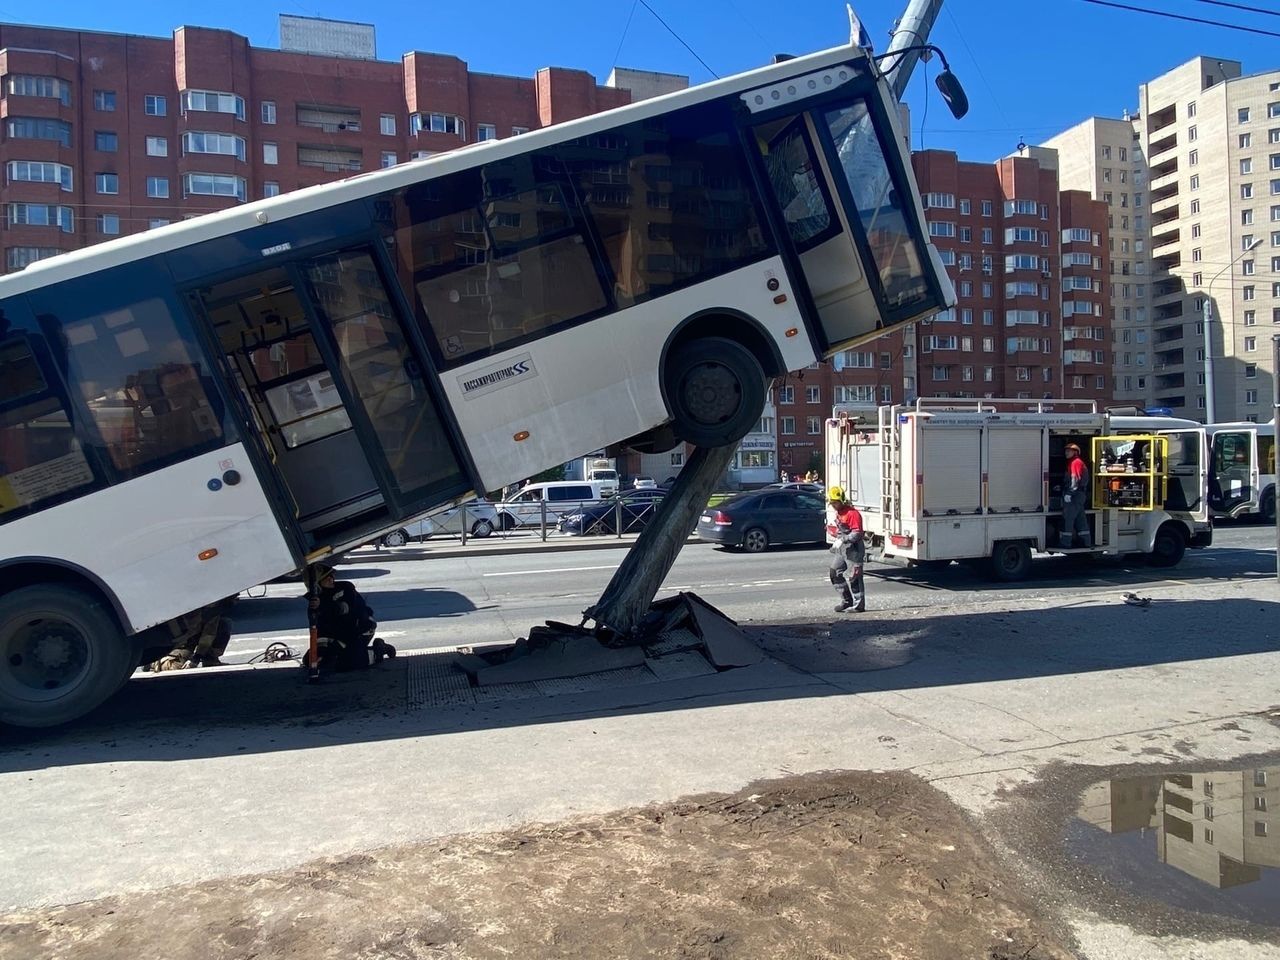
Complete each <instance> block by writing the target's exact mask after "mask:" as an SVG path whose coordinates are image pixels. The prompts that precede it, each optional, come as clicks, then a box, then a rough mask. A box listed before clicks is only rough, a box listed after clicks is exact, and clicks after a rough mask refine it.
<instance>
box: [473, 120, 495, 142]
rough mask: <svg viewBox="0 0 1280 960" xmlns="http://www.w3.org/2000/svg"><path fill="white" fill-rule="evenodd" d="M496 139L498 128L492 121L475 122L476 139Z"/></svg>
mask: <svg viewBox="0 0 1280 960" xmlns="http://www.w3.org/2000/svg"><path fill="white" fill-rule="evenodd" d="M497 139H498V128H497V127H496V126H494V125H493V124H492V123H477V124H476V140H479V141H485V140H497Z"/></svg>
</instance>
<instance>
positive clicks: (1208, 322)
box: [1200, 237, 1262, 423]
mask: <svg viewBox="0 0 1280 960" xmlns="http://www.w3.org/2000/svg"><path fill="white" fill-rule="evenodd" d="M1261 245H1262V238H1261V237H1255V238H1254V239H1253V242H1252V243H1250V244H1249V245H1248V246H1247V247H1245V248H1244V249H1243V250H1241V251H1240V252H1239V253H1238V254H1236V256H1235V259H1233V260H1232V261H1231V262H1230V263H1228V264H1227V265H1226V266H1225V267H1223V268H1222V269H1221V270H1219V271H1218V272H1217V273H1215V274H1214V275H1213V278H1212V279H1211V280H1210V281H1209V286H1208V287H1207V288H1206V291H1205V292H1206V296H1205V299H1204V318H1203V319H1202V320H1201V321H1200V326H1201V327H1202V328H1203V333H1204V347H1203V348H1202V352H1203V353H1204V358H1203V359H1202V361H1201V363H1202V365H1203V367H1204V414H1205V423H1214V422H1215V421H1216V420H1217V412H1218V410H1217V404H1216V403H1215V398H1214V386H1215V384H1214V382H1213V332H1212V329H1211V328H1212V326H1213V285H1214V284H1215V283H1217V282H1218V279H1219V278H1220V277H1221V276H1222V275H1223V274H1224V273H1227V272H1229V271H1230V270H1231V268H1232V267H1234V266H1235V265H1236V264H1237V263H1238V262H1239V261H1240V260H1241V259H1242V258H1243V257H1244V256H1245V255H1246V254H1249V253H1252V252H1253V251H1254V250H1257V249H1258V247H1260V246H1261ZM1231 321H1232V324H1233V325H1234V323H1235V314H1234V313H1232V315H1231Z"/></svg>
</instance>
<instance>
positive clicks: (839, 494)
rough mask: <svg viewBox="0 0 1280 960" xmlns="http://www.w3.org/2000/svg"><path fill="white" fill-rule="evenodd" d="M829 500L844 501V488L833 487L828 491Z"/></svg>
mask: <svg viewBox="0 0 1280 960" xmlns="http://www.w3.org/2000/svg"><path fill="white" fill-rule="evenodd" d="M827 499H828V500H843V499H844V487H832V488H831V489H830V490H828V491H827Z"/></svg>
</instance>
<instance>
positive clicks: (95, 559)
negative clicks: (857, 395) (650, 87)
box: [0, 47, 954, 725]
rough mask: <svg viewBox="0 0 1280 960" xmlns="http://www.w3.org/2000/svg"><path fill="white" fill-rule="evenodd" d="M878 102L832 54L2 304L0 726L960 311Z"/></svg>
mask: <svg viewBox="0 0 1280 960" xmlns="http://www.w3.org/2000/svg"><path fill="white" fill-rule="evenodd" d="M897 111H898V105H897V102H896V100H895V99H894V98H893V95H892V93H891V92H890V90H889V88H888V85H887V83H886V82H885V81H884V79H883V78H882V77H881V75H880V74H879V72H878V70H877V68H876V66H875V64H874V63H873V62H872V61H871V60H870V59H869V58H868V56H867V54H866V53H865V52H864V51H862V50H860V49H857V48H850V47H841V48H836V49H833V50H828V51H826V52H823V53H818V54H814V55H811V56H807V57H803V58H799V59H793V60H788V61H786V62H783V63H780V64H775V65H772V66H768V67H764V68H761V69H758V70H755V71H752V72H750V73H746V74H743V75H740V76H737V77H732V78H729V79H725V80H720V81H717V82H714V83H710V84H707V85H705V86H701V87H696V88H693V89H690V90H687V91H682V92H679V93H675V94H671V95H668V96H665V97H661V98H657V99H653V100H647V101H643V102H641V103H637V104H634V105H631V106H627V107H623V108H620V109H617V110H613V111H610V112H608V113H604V114H599V115H596V116H592V117H588V118H586V119H582V120H578V121H574V122H570V123H565V124H561V125H558V126H554V127H549V128H547V129H545V130H541V131H537V132H534V133H529V134H527V135H524V136H520V137H518V138H512V139H510V140H504V141H498V142H490V143H485V144H480V145H475V146H472V147H468V148H466V149H462V150H458V151H455V152H452V153H447V154H442V155H440V156H438V157H433V158H431V159H429V160H426V161H423V162H418V163H412V164H407V165H404V166H398V167H393V168H391V169H387V170H380V171H376V172H371V173H368V174H364V175H361V176H357V177H353V178H351V179H348V180H344V181H340V182H337V183H333V184H329V185H325V186H320V187H312V188H308V189H303V190H298V191H296V192H294V193H289V194H285V195H282V196H279V197H276V198H272V199H270V200H264V201H260V202H255V203H250V204H246V205H242V206H237V207H235V208H234V209H230V210H226V211H222V212H220V213H215V214H211V215H208V216H204V217H200V218H198V219H194V220H191V221H187V222H184V223H180V224H174V225H172V226H168V227H164V228H161V229H158V230H155V231H151V232H147V233H143V234H138V235H136V236H131V237H126V238H122V239H120V240H117V241H114V242H110V243H106V244H102V245H99V246H94V247H91V248H87V249H84V250H80V251H77V252H74V253H69V254H66V255H63V256H59V257H55V258H52V259H50V260H47V261H42V262H39V263H37V264H34V265H33V266H31V267H30V268H28V269H27V270H25V271H23V272H21V273H18V274H14V275H10V276H7V277H4V278H0V654H2V656H0V722H5V723H12V724H23V725H47V724H53V723H58V722H62V721H65V720H67V719H70V718H72V717H75V716H77V715H79V714H81V713H83V712H85V711H86V710H88V709H91V708H92V707H93V706H95V705H96V704H98V703H99V702H101V701H102V700H103V699H104V698H106V697H107V696H108V695H110V694H111V692H112V691H114V690H115V689H117V688H118V687H119V686H120V685H121V684H122V683H123V681H124V680H125V678H126V677H127V676H128V674H129V673H130V672H131V671H132V670H133V668H134V666H135V665H136V664H137V663H138V660H139V656H140V654H141V653H142V652H143V650H144V648H149V647H151V646H153V645H157V644H158V645H165V644H166V643H167V639H166V637H165V629H166V628H165V625H166V623H167V622H168V621H170V620H171V618H174V617H176V616H179V615H182V614H184V613H187V612H190V611H192V610H195V609H198V608H199V607H201V606H203V605H205V604H208V603H211V602H213V601H215V600H217V599H219V598H221V597H225V596H230V595H233V594H235V593H237V592H238V591H240V590H243V589H245V588H247V587H249V586H251V585H254V584H257V583H262V582H264V581H267V580H270V579H272V578H274V577H277V576H279V575H282V574H285V573H287V572H290V571H294V570H298V569H301V568H303V567H304V566H306V565H308V564H310V563H313V562H315V561H317V560H319V559H321V558H323V557H327V556H330V555H333V554H337V553H341V552H342V551H345V550H348V549H350V548H352V547H354V546H356V545H359V544H362V543H367V542H369V541H370V540H373V539H375V538H376V537H378V536H380V535H382V534H384V533H385V532H387V531H389V530H395V529H397V528H399V527H400V526H401V524H402V523H403V521H405V520H406V519H408V518H411V517H416V516H420V515H422V514H423V513H425V512H427V511H429V510H430V509H432V508H434V507H437V506H440V505H445V504H448V503H453V502H457V501H460V500H462V499H464V498H466V497H468V496H470V495H471V494H472V491H483V490H494V489H499V488H501V487H503V486H505V485H506V484H508V483H511V482H513V481H515V480H518V479H519V478H521V477H527V476H530V475H532V474H535V473H537V472H538V471H540V470H543V469H546V468H548V467H551V466H554V465H556V464H561V463H564V462H565V461H566V460H569V459H571V458H572V457H574V456H576V455H580V454H582V453H583V452H584V451H588V450H595V449H599V448H601V447H604V446H606V445H608V444H612V443H617V442H619V441H623V440H627V441H629V442H630V443H631V444H632V445H634V446H637V447H639V448H642V449H644V448H649V449H662V448H663V447H665V446H671V445H674V444H675V443H676V442H677V440H681V439H683V440H687V441H691V442H693V443H697V444H701V445H720V444H728V443H734V442H736V441H737V440H739V439H740V438H741V437H742V436H743V435H744V434H745V433H746V432H747V431H748V430H749V429H750V428H751V426H752V425H753V424H754V423H756V421H757V419H758V417H759V415H760V412H761V408H762V405H763V401H764V392H765V386H766V381H767V378H769V377H772V376H777V375H781V374H783V373H785V372H787V371H789V370H795V369H799V368H803V367H805V366H806V365H808V364H810V363H812V362H813V361H814V360H815V359H817V358H819V357H824V356H830V355H832V354H834V353H836V352H838V351H841V350H845V349H848V348H849V347H850V346H852V345H855V344H858V343H861V342H863V341H865V340H867V339H870V338H872V337H873V336H875V335H876V334H877V333H879V332H881V331H882V330H884V329H886V328H889V327H892V326H894V325H896V324H900V323H905V322H910V321H913V320H917V319H920V318H922V317H925V316H928V315H930V314H932V313H934V312H936V311H937V310H938V309H940V308H944V307H946V306H949V305H951V304H952V303H953V302H954V295H953V293H952V291H951V286H950V283H949V281H948V280H947V278H946V274H945V272H944V270H943V268H942V265H941V260H940V258H939V257H938V255H937V252H936V251H935V250H934V249H933V248H932V246H931V245H930V244H929V242H928V236H927V234H926V232H925V229H924V225H925V221H924V215H923V211H922V209H921V203H920V197H919V191H918V189H917V187H916V184H915V181H914V178H913V176H912V173H911V167H910V163H909V156H908V154H907V151H906V147H905V138H904V137H903V135H902V131H901V129H900V128H899V123H898V113H897Z"/></svg>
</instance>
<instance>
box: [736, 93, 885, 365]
mask: <svg viewBox="0 0 1280 960" xmlns="http://www.w3.org/2000/svg"><path fill="white" fill-rule="evenodd" d="M752 134H753V136H754V139H755V145H756V148H757V150H758V151H759V153H760V157H761V159H762V161H763V164H764V173H765V177H766V179H767V180H768V182H769V187H770V192H771V194H772V198H773V200H774V201H775V202H776V204H777V209H778V211H779V212H780V214H781V217H782V221H783V224H784V225H785V227H786V232H787V238H788V239H789V241H790V244H791V246H792V249H793V252H794V253H795V255H796V257H797V258H798V259H799V261H800V269H801V272H802V273H803V274H804V280H805V283H806V285H807V286H808V288H809V294H810V295H811V296H812V297H813V302H814V306H815V307H816V308H817V311H818V323H819V327H820V333H821V339H822V349H823V352H824V353H829V352H830V351H832V350H834V349H836V348H837V347H838V346H839V345H840V344H841V343H846V342H848V341H850V340H852V339H853V338H855V337H857V336H859V335H861V334H864V333H867V332H870V331H874V330H875V329H876V327H878V326H879V322H880V310H879V306H878V304H877V303H876V298H875V294H874V293H873V292H872V290H871V285H870V283H869V282H868V280H867V277H866V273H865V271H864V270H863V268H862V261H861V259H860V258H859V256H858V252H857V249H856V248H855V246H854V244H853V242H852V240H851V238H850V234H849V231H848V226H847V224H845V223H844V222H843V221H842V220H841V218H840V217H839V216H838V214H837V212H836V209H837V207H836V204H834V203H833V202H832V199H831V192H830V188H829V186H828V178H827V175H826V173H825V172H824V165H823V164H822V162H821V161H820V159H819V156H818V152H817V150H816V149H815V148H814V143H815V140H816V132H815V130H814V128H813V122H812V120H810V119H809V118H808V116H807V115H806V114H803V113H802V114H796V115H793V116H790V117H784V118H782V119H779V120H774V121H771V122H769V123H764V124H761V125H760V126H757V127H754V128H753V129H752Z"/></svg>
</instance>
